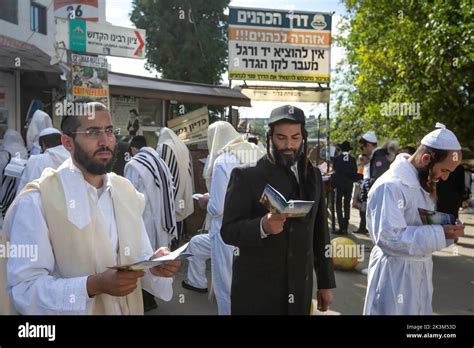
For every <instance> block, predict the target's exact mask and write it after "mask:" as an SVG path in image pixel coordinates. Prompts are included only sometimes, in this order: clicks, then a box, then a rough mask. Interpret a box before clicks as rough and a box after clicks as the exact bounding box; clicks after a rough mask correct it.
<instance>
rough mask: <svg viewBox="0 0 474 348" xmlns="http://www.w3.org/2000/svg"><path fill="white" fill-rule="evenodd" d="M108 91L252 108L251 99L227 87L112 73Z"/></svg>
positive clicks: (125, 94)
mask: <svg viewBox="0 0 474 348" xmlns="http://www.w3.org/2000/svg"><path fill="white" fill-rule="evenodd" d="M109 89H110V94H111V95H123V96H131V97H139V98H155V99H165V100H177V101H179V102H182V103H196V104H206V105H224V106H229V105H233V106H251V105H250V99H249V98H248V97H246V96H245V95H243V94H242V93H241V92H240V91H238V90H234V89H231V88H228V87H223V86H213V85H206V84H201V83H192V82H183V81H173V80H161V79H156V78H149V77H141V76H135V75H127V74H120V73H115V72H109Z"/></svg>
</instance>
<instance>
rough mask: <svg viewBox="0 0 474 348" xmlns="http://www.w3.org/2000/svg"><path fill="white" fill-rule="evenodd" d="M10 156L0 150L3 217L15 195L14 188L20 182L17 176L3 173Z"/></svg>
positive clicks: (0, 197)
mask: <svg viewBox="0 0 474 348" xmlns="http://www.w3.org/2000/svg"><path fill="white" fill-rule="evenodd" d="M11 158H12V156H11V155H10V153H8V152H7V151H0V210H1V213H2V217H5V214H6V212H7V209H8V208H9V207H10V205H11V204H12V202H13V200H14V199H15V195H16V188H17V186H18V183H19V182H20V179H19V178H14V177H11V176H6V175H5V168H6V166H7V164H8V163H9V162H10V160H11Z"/></svg>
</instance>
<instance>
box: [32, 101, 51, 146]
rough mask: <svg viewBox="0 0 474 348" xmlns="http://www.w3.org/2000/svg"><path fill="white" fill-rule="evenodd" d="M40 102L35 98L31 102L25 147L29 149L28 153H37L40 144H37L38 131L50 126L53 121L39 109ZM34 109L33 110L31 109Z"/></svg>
mask: <svg viewBox="0 0 474 348" xmlns="http://www.w3.org/2000/svg"><path fill="white" fill-rule="evenodd" d="M41 107H42V103H41V102H40V101H39V100H36V101H35V102H34V103H33V108H32V110H31V111H32V112H31V115H32V116H31V118H29V119H28V121H29V123H28V131H27V132H26V147H27V148H28V151H30V155H39V154H40V153H41V146H40V145H39V137H40V133H41V131H42V130H43V129H46V128H52V127H53V122H52V121H51V117H49V115H48V114H47V113H46V112H44V111H42V110H41ZM33 110H34V111H33Z"/></svg>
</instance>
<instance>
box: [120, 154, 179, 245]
mask: <svg viewBox="0 0 474 348" xmlns="http://www.w3.org/2000/svg"><path fill="white" fill-rule="evenodd" d="M133 170H135V171H136V172H137V173H138V175H139V176H140V178H141V181H142V183H143V186H144V188H145V190H144V191H145V192H142V193H143V194H144V195H145V199H146V204H145V206H146V209H147V210H149V211H150V210H151V214H146V213H145V214H144V220H145V225H146V226H147V233H148V236H149V237H150V243H151V245H152V247H153V248H154V250H156V249H158V248H159V247H162V246H166V247H168V246H169V244H170V242H171V241H172V240H173V239H174V238H177V234H178V233H177V228H176V213H175V206H174V188H173V177H172V175H171V173H170V171H169V169H168V167H167V165H166V163H165V162H164V161H163V160H162V159H161V158H160V157H159V156H158V153H157V152H156V151H155V150H153V149H152V148H150V147H143V148H141V149H140V151H139V152H138V153H137V154H136V155H135V156H133V158H132V159H131V160H130V161H129V162H128V163H127V164H126V165H125V170H124V175H125V177H127V178H128V177H130V176H131V175H133V174H132V173H131V171H133ZM131 181H132V182H134V181H135V180H131ZM134 184H135V185H136V183H135V182H134ZM136 188H137V189H139V188H138V187H136ZM150 219H152V221H150Z"/></svg>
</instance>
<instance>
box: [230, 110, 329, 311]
mask: <svg viewBox="0 0 474 348" xmlns="http://www.w3.org/2000/svg"><path fill="white" fill-rule="evenodd" d="M304 126H305V115H304V112H303V111H302V110H301V109H298V108H296V107H293V106H290V105H285V106H282V107H279V108H276V109H274V110H273V111H272V113H271V115H270V120H269V127H270V129H269V131H268V133H267V156H265V157H263V158H262V159H261V160H259V161H258V162H257V165H256V166H254V167H245V168H242V167H238V168H235V169H234V170H233V171H232V174H231V178H230V181H229V186H228V188H227V194H226V198H225V205H224V217H223V222H222V228H221V236H222V239H223V241H224V242H225V243H227V244H230V245H235V246H236V247H237V249H236V252H235V255H236V257H235V259H234V266H233V277H232V290H231V314H233V315H234V314H282V315H286V314H309V313H310V310H311V299H312V295H313V267H314V270H315V271H316V277H317V285H318V290H317V300H318V309H319V310H322V311H326V310H327V309H328V307H329V305H330V304H331V302H332V290H331V289H332V288H334V287H335V286H336V285H335V280H334V271H333V267H332V260H331V255H330V253H328V252H327V251H328V249H329V244H330V240H329V232H328V227H327V216H326V206H325V201H324V194H323V187H322V179H321V173H320V171H319V170H318V169H316V168H313V166H312V165H311V163H310V162H309V161H308V159H307V156H306V153H307V132H306V129H305V128H304ZM266 184H270V185H271V186H273V187H274V188H275V189H276V190H278V191H279V192H280V193H281V194H282V195H283V196H284V197H285V199H287V200H290V199H300V200H310V201H315V203H314V205H313V208H312V209H311V211H310V212H309V213H308V214H307V215H306V216H305V217H303V218H291V217H288V216H287V215H285V214H272V213H269V212H268V211H267V209H265V207H264V206H263V205H262V204H261V203H259V200H260V197H261V195H262V192H263V190H264V188H265V185H266Z"/></svg>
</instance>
